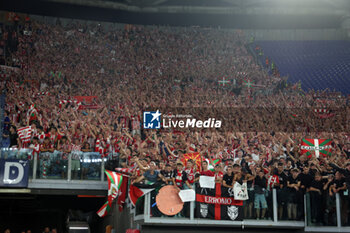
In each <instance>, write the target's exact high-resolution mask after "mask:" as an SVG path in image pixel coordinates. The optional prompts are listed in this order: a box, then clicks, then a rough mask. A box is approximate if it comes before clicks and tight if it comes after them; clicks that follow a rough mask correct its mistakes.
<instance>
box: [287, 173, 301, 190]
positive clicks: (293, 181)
mask: <svg viewBox="0 0 350 233" xmlns="http://www.w3.org/2000/svg"><path fill="white" fill-rule="evenodd" d="M287 181H289V184H297V183H298V182H299V181H300V180H299V176H297V178H295V179H294V178H293V176H289V177H288V179H287ZM288 189H289V191H292V192H296V191H297V190H296V189H295V188H289V187H288Z"/></svg>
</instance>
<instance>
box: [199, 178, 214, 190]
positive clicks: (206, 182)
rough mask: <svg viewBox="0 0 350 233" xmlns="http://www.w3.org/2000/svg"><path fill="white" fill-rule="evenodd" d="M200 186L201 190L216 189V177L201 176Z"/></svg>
mask: <svg viewBox="0 0 350 233" xmlns="http://www.w3.org/2000/svg"><path fill="white" fill-rule="evenodd" d="M199 185H200V187H201V188H210V189H213V188H215V177H214V176H200V177H199Z"/></svg>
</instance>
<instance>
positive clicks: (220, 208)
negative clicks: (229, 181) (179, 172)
mask: <svg viewBox="0 0 350 233" xmlns="http://www.w3.org/2000/svg"><path fill="white" fill-rule="evenodd" d="M242 205H243V201H239V200H235V199H234V193H233V189H229V188H226V187H223V186H222V185H220V184H218V183H217V184H215V188H214V189H208V188H200V187H199V186H198V187H197V189H196V215H197V217H199V218H209V219H215V220H232V221H233V220H236V221H239V220H242V207H241V206H242Z"/></svg>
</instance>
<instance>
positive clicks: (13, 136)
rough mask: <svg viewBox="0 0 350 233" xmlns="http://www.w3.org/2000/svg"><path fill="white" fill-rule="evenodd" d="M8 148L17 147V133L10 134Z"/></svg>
mask: <svg viewBox="0 0 350 233" xmlns="http://www.w3.org/2000/svg"><path fill="white" fill-rule="evenodd" d="M9 137H10V147H11V146H16V145H18V143H17V138H18V134H17V133H13V134H12V133H10V136H9Z"/></svg>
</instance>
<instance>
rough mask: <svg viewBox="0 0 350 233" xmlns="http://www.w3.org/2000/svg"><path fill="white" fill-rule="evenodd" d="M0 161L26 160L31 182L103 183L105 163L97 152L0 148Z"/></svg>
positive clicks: (104, 159)
mask: <svg viewBox="0 0 350 233" xmlns="http://www.w3.org/2000/svg"><path fill="white" fill-rule="evenodd" d="M0 158H1V159H20V160H28V161H29V164H30V174H29V177H30V178H31V180H39V179H45V180H49V179H55V180H66V181H71V180H92V181H105V174H104V169H105V163H106V162H107V158H101V155H100V154H99V153H98V152H80V151H79V152H71V153H64V152H61V151H57V150H55V151H54V152H40V153H38V154H33V150H31V149H16V148H1V150H0Z"/></svg>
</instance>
